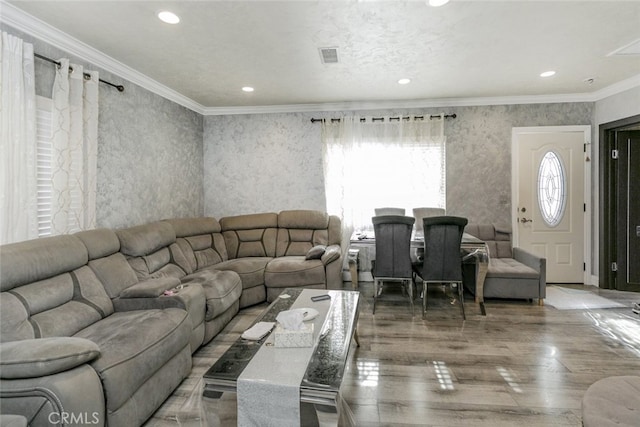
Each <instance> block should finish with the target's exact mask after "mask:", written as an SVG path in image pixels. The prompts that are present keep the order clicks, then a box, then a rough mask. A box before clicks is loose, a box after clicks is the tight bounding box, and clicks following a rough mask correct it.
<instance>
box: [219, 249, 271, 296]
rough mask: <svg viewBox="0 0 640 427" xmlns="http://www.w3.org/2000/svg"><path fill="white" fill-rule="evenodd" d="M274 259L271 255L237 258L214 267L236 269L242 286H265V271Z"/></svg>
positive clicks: (244, 287) (246, 287) (245, 287)
mask: <svg viewBox="0 0 640 427" xmlns="http://www.w3.org/2000/svg"><path fill="white" fill-rule="evenodd" d="M272 259H273V258H271V257H247V258H236V259H230V260H228V261H224V262H221V263H218V264H216V265H215V266H213V267H212V268H214V269H216V270H224V271H227V270H230V271H235V272H236V273H238V274H239V275H240V279H242V288H243V289H249V288H254V287H256V286H264V271H265V269H266V268H267V264H268V263H269V262H270V261H271V260H272Z"/></svg>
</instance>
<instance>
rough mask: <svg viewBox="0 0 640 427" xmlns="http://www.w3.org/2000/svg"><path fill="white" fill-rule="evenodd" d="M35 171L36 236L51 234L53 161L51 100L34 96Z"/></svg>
mask: <svg viewBox="0 0 640 427" xmlns="http://www.w3.org/2000/svg"><path fill="white" fill-rule="evenodd" d="M36 160H37V165H36V173H37V176H38V179H37V185H38V187H37V188H38V197H37V215H38V237H43V236H50V235H51V198H52V196H53V191H52V184H51V176H52V162H53V101H52V100H51V99H49V98H45V97H42V96H38V97H36Z"/></svg>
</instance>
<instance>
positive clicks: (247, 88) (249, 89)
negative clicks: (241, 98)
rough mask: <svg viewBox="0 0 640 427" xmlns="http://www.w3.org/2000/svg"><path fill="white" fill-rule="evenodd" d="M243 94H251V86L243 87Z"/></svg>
mask: <svg viewBox="0 0 640 427" xmlns="http://www.w3.org/2000/svg"><path fill="white" fill-rule="evenodd" d="M242 90H243V91H244V92H253V88H252V87H251V86H245V87H243V88H242Z"/></svg>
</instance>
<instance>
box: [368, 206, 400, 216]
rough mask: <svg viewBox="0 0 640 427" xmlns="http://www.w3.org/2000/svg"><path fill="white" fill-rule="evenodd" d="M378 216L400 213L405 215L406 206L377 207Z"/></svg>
mask: <svg viewBox="0 0 640 427" xmlns="http://www.w3.org/2000/svg"><path fill="white" fill-rule="evenodd" d="M374 211H375V213H376V216H383V215H400V216H404V208H375V209H374Z"/></svg>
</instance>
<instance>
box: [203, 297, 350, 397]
mask: <svg viewBox="0 0 640 427" xmlns="http://www.w3.org/2000/svg"><path fill="white" fill-rule="evenodd" d="M303 292H305V296H307V295H309V294H318V293H327V294H329V295H330V296H331V306H330V308H329V310H328V312H327V315H326V317H325V319H324V322H323V324H322V328H321V331H320V333H319V336H318V338H317V339H316V343H315V348H314V350H313V354H312V356H311V358H310V360H309V363H308V365H307V370H306V372H305V374H304V377H303V380H302V382H301V384H300V399H301V401H310V402H314V403H318V401H319V400H326V402H324V403H326V404H329V405H334V404H335V403H336V399H337V393H338V392H339V390H340V384H341V382H342V377H343V374H344V369H345V366H346V362H347V356H348V353H349V347H350V344H351V338H352V336H353V334H354V332H355V328H356V324H357V320H358V308H359V301H360V293H359V292H357V291H334V290H312V289H303V288H286V289H284V290H283V294H286V295H290V298H277V299H276V300H275V301H273V302H272V303H271V305H269V307H268V308H267V309H266V310H265V311H264V312H263V313H262V315H260V316H259V317H258V318H257V319H256V320H255V321H254V324H255V323H257V322H261V321H263V322H275V321H276V320H275V319H276V316H277V315H278V313H280V312H281V311H283V310H288V309H289V308H290V307H291V306H292V305H293V303H294V302H295V301H296V300H297V299H298V298H299V297H300V295H301V294H302V293H303ZM269 336H270V335H267V336H266V337H264V338H262V339H261V340H259V341H249V340H245V339H242V338H238V339H237V340H236V341H235V342H234V343H233V344H232V345H231V347H229V349H228V350H227V351H226V352H225V353H224V354H223V355H222V356H221V357H220V359H218V361H216V363H215V364H214V365H213V366H212V367H211V368H210V369H209V370H208V371H207V372H206V373H205V374H204V377H203V378H204V382H205V392H207V391H213V392H225V391H230V392H235V391H236V390H237V380H238V377H239V376H240V375H241V374H242V372H243V371H244V369H245V368H246V367H247V365H248V364H249V363H250V362H251V360H252V358H253V356H254V355H255V354H256V353H257V352H258V350H259V349H260V348H261V347H262V346H263V344H264V343H265V342H266V341H267V340H269Z"/></svg>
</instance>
